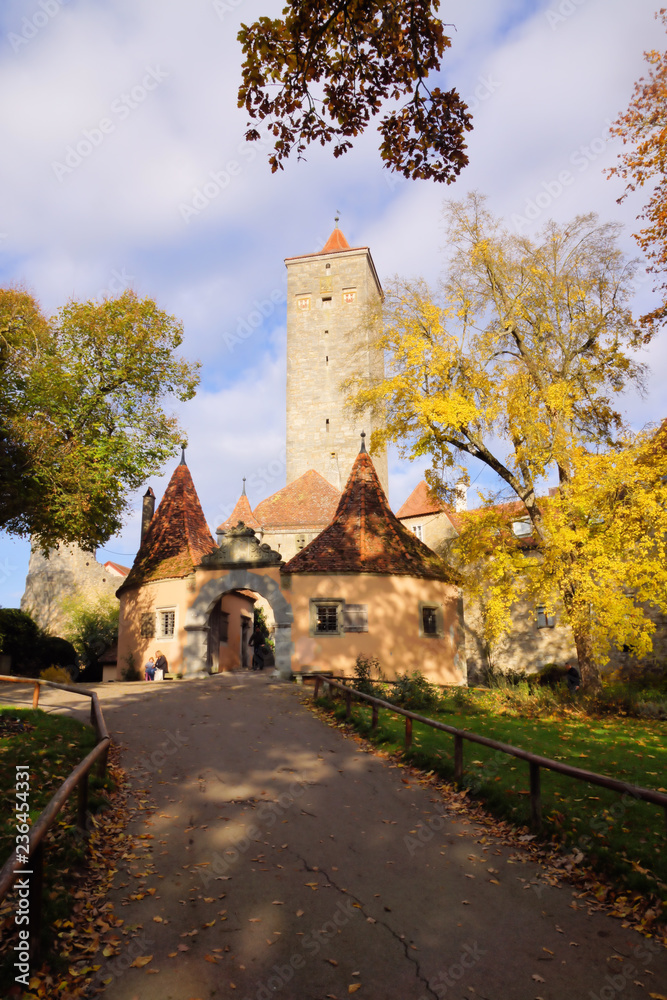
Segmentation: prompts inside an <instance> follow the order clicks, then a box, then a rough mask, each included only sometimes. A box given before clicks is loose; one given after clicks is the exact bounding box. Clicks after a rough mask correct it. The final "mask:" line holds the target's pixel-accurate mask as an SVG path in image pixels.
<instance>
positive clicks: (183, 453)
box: [179, 441, 188, 465]
mask: <svg viewBox="0 0 667 1000" xmlns="http://www.w3.org/2000/svg"><path fill="white" fill-rule="evenodd" d="M187 446H188V443H187V441H181V461H180V462H179V465H187V464H188V463H187V462H186V461H185V449H186V448H187Z"/></svg>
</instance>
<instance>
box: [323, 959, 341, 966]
mask: <svg viewBox="0 0 667 1000" xmlns="http://www.w3.org/2000/svg"><path fill="white" fill-rule="evenodd" d="M325 961H327V962H328V963H329V965H338V962H337V961H336V959H335V958H327V959H326V960H325Z"/></svg>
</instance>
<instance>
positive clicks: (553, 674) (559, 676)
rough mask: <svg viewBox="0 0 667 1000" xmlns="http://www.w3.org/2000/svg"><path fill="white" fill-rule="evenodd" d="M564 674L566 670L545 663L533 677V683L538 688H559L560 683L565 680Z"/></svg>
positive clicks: (554, 664) (558, 665) (556, 665)
mask: <svg viewBox="0 0 667 1000" xmlns="http://www.w3.org/2000/svg"><path fill="white" fill-rule="evenodd" d="M566 673H567V668H566V667H562V666H560V664H558V663H545V664H544V666H543V667H542V669H541V670H540V671H538V673H537V674H536V675H535V682H534V683H536V684H537V685H538V686H539V687H550V688H556V687H560V685H561V683H562V682H563V681H564V680H565V674H566Z"/></svg>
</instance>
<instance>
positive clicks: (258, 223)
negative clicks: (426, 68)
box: [0, 0, 667, 607]
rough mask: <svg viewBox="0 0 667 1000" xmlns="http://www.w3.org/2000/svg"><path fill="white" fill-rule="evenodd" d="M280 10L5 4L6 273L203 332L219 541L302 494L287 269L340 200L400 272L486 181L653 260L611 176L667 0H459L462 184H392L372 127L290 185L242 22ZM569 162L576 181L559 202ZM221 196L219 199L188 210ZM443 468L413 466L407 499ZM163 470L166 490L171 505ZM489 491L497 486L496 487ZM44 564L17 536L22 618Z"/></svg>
mask: <svg viewBox="0 0 667 1000" xmlns="http://www.w3.org/2000/svg"><path fill="white" fill-rule="evenodd" d="M281 7H282V3H276V2H273V0H189V2H188V3H187V4H186V3H185V2H184V0H141V3H136V0H134V2H133V0H105V2H101V0H85V2H84V0H69V2H67V3H60V2H59V0H34V2H33V0H16V2H13V3H12V4H3V5H1V6H0V87H1V88H2V93H3V95H4V97H5V99H4V101H3V105H2V108H0V148H2V150H3V156H2V158H1V162H0V172H1V174H2V176H1V183H0V191H1V192H2V195H1V202H0V205H1V208H0V280H1V281H2V282H3V284H8V283H12V282H22V283H24V284H26V285H27V286H28V287H29V288H31V289H32V290H33V292H34V293H35V295H36V296H37V297H38V298H39V299H40V301H41V302H42V305H43V307H44V309H45V310H46V311H47V312H53V311H55V310H56V309H57V308H58V307H59V306H60V305H62V304H63V303H65V302H66V301H67V300H68V299H70V298H76V299H87V298H92V297H95V296H98V295H100V294H103V293H104V292H105V291H107V292H114V291H118V290H120V289H121V288H122V287H125V286H129V287H132V288H134V289H136V291H137V292H138V293H139V294H141V295H149V296H152V297H153V298H155V299H156V301H157V302H158V304H159V305H160V306H161V307H162V308H164V309H167V310H168V311H169V312H171V313H174V314H175V315H177V316H179V317H180V318H181V319H182V320H183V322H184V325H185V343H184V353H185V354H186V355H187V356H188V357H190V358H199V359H200V360H201V361H202V363H203V377H202V384H201V388H200V391H199V393H198V395H197V397H196V398H195V399H194V400H193V401H191V402H190V403H188V404H187V405H186V406H184V407H182V408H181V412H180V416H181V419H182V423H183V425H184V427H185V429H186V431H187V434H188V437H189V441H190V447H189V450H188V463H189V465H190V468H191V470H192V473H193V476H194V479H195V483H196V485H197V488H198V491H199V494H200V497H201V500H202V504H203V506H204V510H205V513H206V515H207V518H208V521H209V523H210V525H211V527H212V529H215V526H216V525H217V524H218V523H219V522H220V521H221V520H222V519H223V518H224V517H225V516H227V514H228V513H229V512H230V511H231V507H232V506H233V504H234V502H235V500H236V498H237V496H238V494H239V492H240V485H241V478H242V476H244V475H246V476H247V477H248V479H249V482H250V481H251V480H252V481H253V482H254V484H255V486H256V495H253V494H252V492H251V495H250V500H251V503H252V504H253V505H254V504H256V503H257V502H258V501H259V500H261V499H263V497H264V496H266V495H268V494H269V493H272V492H274V491H275V490H276V489H279V488H280V486H282V485H283V483H284V420H285V417H284V411H285V388H284V386H285V358H284V346H285V325H284V324H285V314H284V306H283V305H281V304H277V303H276V301H275V300H276V299H277V298H280V296H281V295H282V294H283V293H284V290H285V268H284V264H283V259H284V258H285V257H287V256H292V255H296V254H300V253H308V252H310V251H313V250H316V249H318V247H319V246H321V245H322V243H323V242H324V240H325V239H326V238H327V236H328V235H329V232H330V231H331V229H332V228H333V219H334V215H335V214H336V212H337V210H340V214H341V222H340V225H341V228H342V230H343V232H344V233H345V235H346V236H347V237H348V239H349V241H350V243H351V244H352V245H360V244H367V245H369V246H370V247H371V251H372V253H373V257H374V260H375V263H376V266H377V269H378V272H379V274H380V277H381V279H384V280H385V281H387V280H388V279H390V278H391V277H392V276H393V275H395V274H401V275H410V276H417V275H423V276H424V277H426V278H427V279H429V280H435V279H436V278H437V276H438V274H439V272H440V270H441V268H442V263H443V253H442V247H443V242H444V236H443V231H442V227H441V222H440V219H441V209H442V203H443V200H444V198H446V197H456V198H461V197H464V196H465V194H466V192H467V191H469V190H472V189H478V190H480V191H482V192H484V193H486V194H487V195H488V196H489V200H490V206H491V208H492V209H493V210H494V211H495V212H496V213H498V214H501V215H504V216H505V217H506V218H508V219H509V220H512V219H514V220H515V224H516V225H523V223H522V222H521V221H520V220H521V219H525V213H526V207H527V205H528V204H529V203H530V202H531V201H534V199H536V198H537V196H538V195H541V194H542V193H543V192H547V195H543V197H542V198H541V200H542V201H545V200H549V204H548V205H547V206H546V207H545V209H544V210H543V211H542V212H541V213H540V215H539V217H538V218H537V219H536V220H535V222H534V223H532V222H531V223H529V224H528V228H527V229H526V231H527V232H531V231H534V230H536V229H537V228H539V226H540V225H542V224H543V223H544V221H545V220H546V219H547V218H548V217H549V216H552V217H554V218H556V219H558V220H559V221H564V220H566V219H569V218H571V217H572V216H573V215H575V214H577V213H579V212H588V211H591V210H594V211H597V212H598V213H599V215H600V217H601V218H602V219H603V220H619V221H621V222H623V223H625V225H626V233H625V236H624V240H623V243H624V246H625V248H626V249H627V251H628V252H629V253H630V254H632V255H634V254H635V253H636V248H635V245H634V243H633V241H632V239H631V235H630V234H631V232H632V229H633V226H634V225H635V216H636V214H637V212H638V211H639V209H640V207H641V204H642V200H643V199H642V197H641V195H638V196H635V197H634V198H632V199H628V200H627V201H626V202H624V203H623V205H621V206H619V205H617V203H616V198H617V197H618V196H619V195H620V193H621V187H620V185H619V182H618V181H610V180H607V179H605V177H604V174H603V171H604V169H605V168H606V167H608V166H610V165H611V164H613V163H614V162H615V157H616V152H617V149H618V146H617V145H616V144H615V143H612V142H608V141H607V129H608V123H609V121H611V120H613V119H614V118H615V117H616V116H617V114H618V113H619V112H620V111H621V110H623V109H624V108H625V107H626V106H627V103H628V100H629V98H630V96H631V92H632V86H633V83H634V81H635V80H636V79H637V78H638V77H639V76H640V75H641V74H642V72H643V66H644V64H643V55H642V53H643V51H644V50H646V49H648V48H651V47H657V48H664V34H663V32H662V30H661V29H660V27H659V26H658V25H657V23H656V22H655V20H654V18H653V14H654V10H655V7H654V4H653V2H652V0H650V2H649V0H632V3H630V2H629V0H544V2H538V0H478V2H476V3H474V4H470V3H465V2H464V0H453V2H450V3H443V4H442V6H441V9H440V15H441V17H442V19H443V21H445V22H446V23H448V24H452V25H455V28H456V30H452V32H451V35H452V47H451V49H450V50H449V52H448V54H447V56H446V58H445V62H444V66H443V73H442V82H443V83H445V84H446V85H447V86H448V87H449V86H453V85H455V86H456V87H457V88H458V89H459V91H460V93H461V94H462V95H463V96H464V97H465V98H466V99H467V100H468V102H469V104H470V106H471V108H472V110H473V113H474V124H475V128H474V131H473V132H472V133H471V134H470V139H469V155H470V160H471V163H470V166H469V167H468V168H467V169H466V170H465V171H464V173H463V174H462V176H461V178H460V179H459V181H458V182H457V183H456V184H455V185H453V186H451V187H448V188H443V187H442V186H441V185H436V184H433V183H426V182H417V183H414V182H406V181H403V180H402V179H401V178H398V177H396V176H394V175H391V174H388V173H387V172H386V171H384V170H383V169H382V167H381V164H380V159H379V156H378V154H377V150H376V147H377V141H376V136H375V135H374V134H372V133H371V134H369V135H367V136H365V137H363V139H362V140H361V141H360V142H359V143H358V144H357V146H356V148H355V149H354V151H353V152H352V153H350V154H348V155H347V156H346V157H343V158H341V159H338V160H334V159H333V156H332V155H331V153H330V151H328V150H326V149H319V148H318V149H314V150H312V151H311V152H309V153H308V159H307V161H306V162H301V163H297V162H293V163H289V164H288V165H287V167H286V169H285V171H284V172H281V173H278V174H274V175H272V174H271V173H270V170H269V168H268V165H267V162H266V155H265V149H258V148H256V145H249V144H247V143H246V142H245V141H244V130H245V117H244V115H243V113H242V112H241V111H239V109H238V108H237V107H236V91H237V87H238V81H239V67H240V63H241V55H240V50H239V46H238V43H237V42H236V33H237V31H238V27H239V24H240V23H241V21H245V22H250V21H252V20H255V19H256V18H257V17H259V16H261V15H274V16H275V15H276V14H277V13H279V11H280V9H281ZM105 120H106V122H108V123H110V125H109V124H107V125H106V126H105V128H106V129H107V131H102V130H101V129H100V124H101V122H103V121H105ZM95 130H98V131H99V132H100V136H99V141H98V142H97V144H96V145H95V146H94V148H92V151H91V153H90V155H88V156H85V157H83V158H81V162H80V163H78V164H76V163H75V161H74V160H73V159H72V157H71V156H70V159H69V163H70V164H74V165H73V166H68V164H67V160H66V158H67V154H68V147H71V146H76V144H77V142H79V141H80V139H81V138H82V137H85V136H86V135H88V136H90V135H93V137H94V138H95V139H98V134H97V131H95ZM63 165H64V167H67V169H64V168H63ZM564 169H566V170H569V171H570V172H571V173H572V175H573V177H574V181H573V183H572V184H570V185H569V186H567V187H566V188H564V189H563V190H562V192H560V193H557V194H555V195H554V194H553V192H556V191H557V186H555V183H556V179H557V177H558V175H559V173H560V172H561V171H562V170H564ZM212 176H213V177H217V180H216V181H214V182H213V181H212ZM207 184H212V185H213V186H209V187H208V188H207V190H208V191H210V192H213V190H214V188H215V186H216V185H217V188H218V190H217V191H216V192H215V193H214V194H213V195H212V196H211V197H210V198H209V199H208V201H207V203H206V204H205V205H203V207H200V208H198V209H197V211H196V212H193V211H191V209H192V206H193V205H200V206H201V205H202V195H201V194H200V195H199V200H197V192H198V191H199V192H202V191H203V189H204V186H205V185H207ZM549 192H551V194H549ZM635 228H636V227H635ZM272 296H273V300H272ZM649 301H650V282H643V283H642V282H639V284H638V299H637V307H638V309H641V308H642V305H643V304H646V303H648V302H649ZM258 305H259V308H260V309H263V311H264V313H265V317H264V319H263V322H262V323H261V325H259V326H256V327H255V328H254V329H253V330H252V331H251V333H250V335H249V336H247V338H245V339H241V342H240V343H239V342H238V338H234V337H233V336H232V335H233V334H235V333H237V332H238V331H239V329H241V330H248V329H250V327H249V326H248V327H246V326H245V325H244V324H245V323H247V322H248V320H249V318H250V317H252V314H253V313H254V312H255V311H256V310H257V308H258ZM251 322H252V321H251ZM235 339H236V341H237V342H236V343H231V346H230V342H232V341H234V340H235ZM666 355H667V350H666V349H665V346H664V340H663V341H660V342H656V343H655V344H654V345H652V347H651V349H650V351H649V352H647V353H646V356H645V360H646V361H647V362H648V363H649V365H650V372H651V375H650V379H649V391H648V394H647V396H646V397H645V398H644V399H643V400H642V399H639V398H638V397H637V396H636V395H634V394H633V395H629V396H628V397H627V399H626V400H625V404H626V410H627V412H628V415H629V416H630V419H631V420H632V422H633V424H634V425H635V426H642V425H643V424H644V423H646V422H649V421H656V420H659V419H661V418H662V417H663V416H665V413H664V406H663V404H662V400H661V395H662V396H664V390H663V389H662V378H663V373H664V371H665V361H666ZM661 390H662V393H661ZM170 472H171V470H170V469H167V470H165V475H169V473H170ZM422 472H423V466H419V465H417V464H410V463H400V462H399V461H398V460H397V459H396V458H395V457H394V460H393V461H392V467H391V478H390V500H391V502H392V505H393V506H394V508H396V507H397V506H398V505H399V504H400V503H402V501H403V500H404V499H405V497H406V496H407V494H408V493H409V492H410V490H411V489H412V488H413V486H414V485H415V484H416V483H417V481H418V480H419V478H420V477H421V475H422ZM477 472H478V470H477V469H475V470H473V471H472V476H473V477H474V476H476V475H477ZM253 477H254V478H253ZM165 481H166V480H165V477H164V476H163V477H160V476H155V477H154V478H153V479H152V480H151V485H152V486H153V487H154V489H155V491H156V493H157V494H158V496H160V495H161V493H162V491H163V489H164V485H165ZM485 481H486V478H485V475H484V474H482V475H480V477H479V479H478V480H477V485H482V484H484V483H485ZM249 492H250V491H249ZM471 500H474V496H471ZM133 503H134V510H133V513H132V515H131V516H130V517H129V518H128V522H127V525H126V527H125V529H124V530H123V532H122V533H121V534H120V535H119V536H118V537H117V538H114V539H112V540H110V542H109V543H108V545H107V547H106V548H105V549H104V550H102V551H101V552H100V553H99V554H98V557H100V558H103V557H105V556H106V557H109V558H113V559H115V560H117V561H119V562H125V563H128V564H129V563H131V561H132V558H133V556H134V553H135V551H136V547H137V541H138V530H139V529H138V517H139V515H138V506H139V505H138V497H137V498H134V501H133ZM28 555H29V546H28V543H27V541H25V540H15V539H9V538H7V537H6V536H2V535H0V605H3V606H8V607H12V606H17V605H18V603H19V600H20V597H21V594H22V592H23V588H24V582H25V574H26V571H27V564H28Z"/></svg>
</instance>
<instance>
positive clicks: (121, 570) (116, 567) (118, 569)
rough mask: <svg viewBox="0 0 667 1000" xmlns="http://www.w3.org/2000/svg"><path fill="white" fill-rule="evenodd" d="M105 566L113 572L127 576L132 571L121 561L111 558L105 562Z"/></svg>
mask: <svg viewBox="0 0 667 1000" xmlns="http://www.w3.org/2000/svg"><path fill="white" fill-rule="evenodd" d="M104 568H105V569H108V570H110V571H111V572H112V573H117V574H118V576H127V574H128V573H129V572H130V567H129V566H121V564H120V563H116V562H111V560H109V561H108V562H105V563H104Z"/></svg>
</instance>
